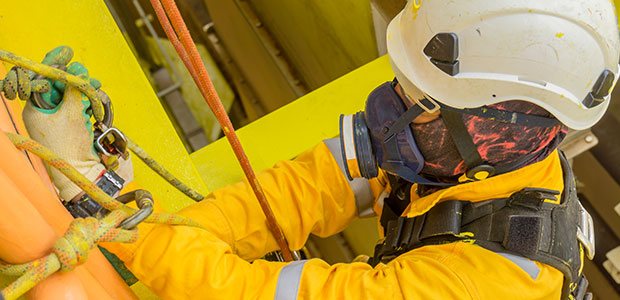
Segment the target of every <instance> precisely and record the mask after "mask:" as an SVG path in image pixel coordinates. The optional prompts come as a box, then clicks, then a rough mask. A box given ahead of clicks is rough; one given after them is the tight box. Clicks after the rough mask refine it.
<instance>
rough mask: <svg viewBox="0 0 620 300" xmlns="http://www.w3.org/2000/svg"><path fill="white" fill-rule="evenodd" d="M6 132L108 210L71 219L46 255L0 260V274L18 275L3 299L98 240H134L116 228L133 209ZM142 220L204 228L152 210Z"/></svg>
mask: <svg viewBox="0 0 620 300" xmlns="http://www.w3.org/2000/svg"><path fill="white" fill-rule="evenodd" d="M6 135H7V136H8V138H9V139H10V140H11V142H12V143H13V144H14V145H15V147H16V148H18V149H20V150H27V151H29V152H31V153H33V154H35V155H37V156H39V157H40V158H41V159H43V161H45V162H46V163H47V164H48V165H49V166H52V167H54V168H56V169H57V170H59V171H60V172H62V173H63V174H64V175H65V176H67V178H69V179H70V180H71V181H73V182H74V183H75V184H76V185H77V186H79V187H80V188H81V189H83V190H84V192H85V193H86V194H88V195H89V196H90V197H91V198H92V199H93V200H95V201H96V202H97V203H99V204H100V205H101V206H103V207H105V208H106V209H108V210H110V211H111V212H110V213H109V214H108V215H107V216H106V217H104V218H103V219H101V220H97V219H95V218H86V219H75V220H74V221H73V222H72V223H71V225H70V227H69V229H68V230H67V232H66V233H65V235H64V236H63V237H61V238H60V239H58V240H57V241H56V243H55V244H54V247H53V248H52V254H50V255H48V256H46V257H43V258H40V259H37V260H35V261H32V262H30V263H26V264H21V265H10V264H5V263H2V262H0V274H4V275H9V276H20V277H19V278H18V279H17V280H16V281H14V282H13V283H11V284H10V285H9V286H8V287H6V288H4V289H3V290H2V291H1V293H0V296H3V297H4V299H16V298H18V297H19V296H21V295H23V294H24V293H26V292H27V291H28V290H30V289H31V288H33V287H34V286H35V285H37V284H38V283H39V282H41V281H43V280H44V279H45V278H47V277H49V276H50V275H52V274H54V273H55V272H57V271H61V272H66V271H71V270H73V269H74V268H75V267H76V266H77V265H80V264H82V263H84V262H85V261H86V258H87V257H88V253H89V252H90V250H91V249H92V248H94V247H95V246H96V245H97V243H99V242H122V243H132V242H135V241H136V240H137V238H138V231H137V230H123V229H120V228H117V226H118V224H120V223H121V222H122V221H123V220H125V219H126V218H127V217H128V216H130V215H131V214H133V213H135V212H136V209H133V208H130V207H128V206H126V205H124V204H122V203H120V202H118V201H116V200H115V199H114V198H112V197H110V196H109V195H108V194H106V193H105V192H103V191H102V190H101V189H100V188H99V187H97V186H96V185H95V184H94V183H92V182H90V180H88V179H87V178H86V177H84V175H82V174H81V173H80V172H78V171H77V170H76V169H75V168H74V167H73V166H71V165H70V164H69V163H67V162H66V161H65V160H63V159H61V158H60V157H58V155H56V154H55V153H53V152H52V151H51V150H49V149H48V148H46V147H44V146H43V145H41V144H39V143H37V142H36V141H34V140H32V139H30V138H28V137H25V136H22V135H19V134H15V133H6ZM145 222H148V223H159V224H169V225H186V226H192V227H198V228H204V227H203V226H202V225H200V224H199V223H197V222H195V221H193V220H191V219H188V218H185V217H181V216H178V215H175V214H168V213H153V214H152V215H151V216H149V217H148V218H147V219H146V220H145Z"/></svg>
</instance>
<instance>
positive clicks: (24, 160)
mask: <svg viewBox="0 0 620 300" xmlns="http://www.w3.org/2000/svg"><path fill="white" fill-rule="evenodd" d="M2 71H3V70H0V73H3V72H2ZM0 98H1V99H0V130H2V131H3V132H2V133H0V191H2V197H0V208H1V209H0V259H1V260H3V261H5V262H8V263H15V264H17V263H25V262H28V261H32V260H34V259H37V258H40V257H42V256H45V255H47V254H49V249H50V248H51V247H52V245H53V244H54V242H55V241H56V239H57V238H58V237H59V236H61V235H62V234H64V232H65V231H66V230H67V228H68V226H69V223H70V222H71V220H72V217H71V215H70V214H69V213H68V212H67V211H66V209H65V208H64V207H63V206H62V204H61V203H60V200H59V199H58V197H57V195H56V194H55V193H54V192H53V190H52V189H51V184H50V181H49V178H48V177H47V174H46V173H45V171H44V170H45V169H44V167H43V163H42V162H41V161H40V159H38V157H35V156H34V155H28V156H27V155H25V154H24V153H23V152H21V151H19V150H17V149H16V148H15V147H14V146H13V144H12V143H11V142H10V141H9V140H8V138H7V137H6V135H5V134H4V131H9V132H18V133H20V134H26V131H25V129H24V127H23V123H22V121H21V107H20V106H19V103H17V102H16V101H8V100H6V99H4V98H2V97H0ZM35 169H37V170H38V171H39V174H37V172H35ZM41 176H43V177H41ZM42 178H43V179H42ZM28 298H31V299H136V296H135V295H134V294H133V292H132V291H131V289H129V287H128V286H127V285H126V284H125V283H124V281H123V280H122V278H120V276H119V275H118V274H117V273H116V271H115V270H114V268H113V267H112V266H111V265H110V264H109V263H108V261H107V260H106V259H105V257H104V256H103V254H101V252H100V251H99V250H98V249H93V250H92V251H91V253H90V255H89V258H88V261H87V262H86V263H85V264H84V265H82V266H79V267H77V268H76V269H75V270H73V271H71V272H68V273H64V274H59V273H58V274H55V275H53V276H51V277H50V278H48V279H47V280H45V281H44V282H42V283H41V284H39V285H38V286H37V287H35V288H34V289H33V290H32V291H31V292H30V293H29V294H28Z"/></svg>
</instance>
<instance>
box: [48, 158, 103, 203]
mask: <svg viewBox="0 0 620 300" xmlns="http://www.w3.org/2000/svg"><path fill="white" fill-rule="evenodd" d="M104 171H105V167H104V166H103V165H102V164H100V163H97V164H94V165H93V166H92V167H91V168H90V169H89V170H88V171H87V172H81V173H82V174H83V175H84V176H86V178H88V180H90V181H91V182H95V180H97V178H99V176H100V175H101V174H102V173H103V172H104ZM62 176H64V175H62ZM64 179H65V180H55V183H56V187H57V188H58V192H59V194H60V198H61V199H62V200H64V201H70V200H71V199H73V198H75V196H77V195H78V194H80V193H81V192H82V189H81V188H80V187H78V186H77V185H76V184H75V183H73V181H71V180H69V179H68V178H66V177H65V178H64Z"/></svg>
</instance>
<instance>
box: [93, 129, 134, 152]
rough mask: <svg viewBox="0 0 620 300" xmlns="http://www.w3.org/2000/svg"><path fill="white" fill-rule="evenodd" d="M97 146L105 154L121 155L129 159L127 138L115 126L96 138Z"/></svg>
mask: <svg viewBox="0 0 620 300" xmlns="http://www.w3.org/2000/svg"><path fill="white" fill-rule="evenodd" d="M95 147H96V148H97V150H98V151H99V152H101V154H103V155H105V156H113V155H120V156H121V157H122V158H125V159H127V155H128V154H129V153H128V152H127V138H126V137H125V135H124V134H123V133H122V132H121V131H120V130H118V129H116V128H115V127H110V128H108V129H106V130H104V131H103V132H102V133H101V134H99V135H98V136H97V139H95Z"/></svg>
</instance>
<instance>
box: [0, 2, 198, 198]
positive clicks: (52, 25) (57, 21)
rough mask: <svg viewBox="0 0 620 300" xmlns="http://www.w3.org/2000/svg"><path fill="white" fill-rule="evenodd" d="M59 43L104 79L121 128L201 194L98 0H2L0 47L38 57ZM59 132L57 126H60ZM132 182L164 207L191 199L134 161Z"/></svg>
mask: <svg viewBox="0 0 620 300" xmlns="http://www.w3.org/2000/svg"><path fill="white" fill-rule="evenodd" d="M58 45H69V46H71V47H72V48H73V50H74V52H75V58H74V60H75V61H80V62H82V63H83V64H84V65H86V66H87V67H88V69H89V71H90V74H91V75H92V76H93V77H95V78H97V79H99V80H100V81H101V82H103V88H102V89H103V90H105V91H106V92H107V93H108V95H109V96H110V98H111V99H112V102H113V103H114V110H115V115H116V119H115V126H116V127H118V128H120V129H121V130H123V131H124V132H125V133H126V134H127V135H128V136H129V137H131V138H132V139H133V140H134V141H135V142H136V143H138V144H139V145H140V146H142V147H143V148H144V149H145V150H146V151H147V152H148V153H150V154H151V155H152V156H153V157H154V158H155V159H157V160H158V161H159V162H160V163H162V164H163V165H164V166H166V167H167V168H168V169H169V170H170V171H171V172H172V173H173V174H175V175H176V176H178V177H179V178H180V179H182V180H184V181H187V183H188V184H189V185H191V186H193V187H195V188H197V189H198V190H199V191H201V192H207V190H206V187H205V185H204V184H203V182H202V180H200V178H199V176H197V172H196V170H195V168H194V166H193V164H192V162H191V160H190V159H189V155H188V154H187V152H186V151H185V148H184V147H183V144H182V143H181V141H180V140H179V138H178V137H177V135H176V132H175V131H174V128H173V127H172V124H171V123H170V121H169V120H168V117H167V115H166V113H165V112H164V110H163V108H162V107H161V104H160V102H159V100H158V99H157V97H156V95H155V93H154V91H153V89H152V88H151V85H150V84H149V82H148V80H147V78H146V77H145V75H144V73H143V72H142V69H141V68H140V66H139V64H138V62H137V60H136V58H135V57H134V56H133V54H132V52H131V50H130V48H129V47H128V46H127V43H126V42H125V40H124V38H123V35H122V34H121V32H120V30H119V29H118V27H117V26H116V23H115V22H114V20H113V19H112V16H111V15H110V13H109V12H108V9H107V7H106V6H105V4H104V2H103V1H101V0H96V1H95V0H91V1H72V0H54V1H53V4H52V2H50V1H45V0H34V1H27V2H23V1H4V2H3V4H2V17H1V18H0V48H2V49H5V50H8V51H11V52H14V53H16V54H19V55H21V56H25V57H28V58H31V59H33V60H40V59H41V58H43V56H44V55H45V53H46V52H47V51H49V50H51V49H52V48H54V47H56V46H58ZM59 130H62V129H60V128H59ZM133 161H134V166H135V169H136V180H137V181H138V182H139V183H140V184H141V185H142V186H143V187H144V188H146V189H148V190H150V191H151V192H152V193H153V195H154V196H155V199H156V201H158V202H159V203H160V204H162V205H163V207H164V208H166V209H168V210H177V209H179V208H181V207H183V206H185V205H187V204H189V203H191V202H192V200H190V199H188V198H186V197H185V196H184V195H183V194H181V193H180V192H178V191H176V190H175V189H174V188H173V187H171V186H170V185H169V184H168V183H166V182H165V181H164V180H163V179H161V178H159V176H158V175H157V174H155V173H154V172H152V171H151V170H150V169H148V167H146V165H144V164H143V163H142V162H141V161H139V160H137V159H134V160H133Z"/></svg>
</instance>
